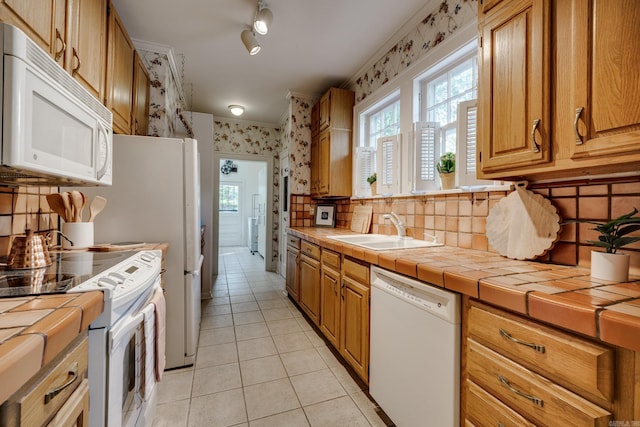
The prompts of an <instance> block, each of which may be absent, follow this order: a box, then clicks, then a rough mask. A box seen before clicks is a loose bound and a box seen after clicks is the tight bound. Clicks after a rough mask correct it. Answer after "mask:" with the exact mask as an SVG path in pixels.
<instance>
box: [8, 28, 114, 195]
mask: <svg viewBox="0 0 640 427" xmlns="http://www.w3.org/2000/svg"><path fill="white" fill-rule="evenodd" d="M0 45H1V46H2V63H1V64H0V101H1V106H2V121H1V122H0V137H1V140H0V141H1V143H0V148H1V150H2V151H1V153H0V184H9V185H16V184H17V185H21V184H25V185H40V184H45V185H76V186H95V185H111V179H112V156H111V155H112V143H113V130H112V116H111V111H109V109H107V108H106V107H105V106H104V105H102V103H101V102H100V101H99V100H97V99H96V98H95V97H94V96H93V95H91V94H90V93H89V92H88V91H87V90H86V89H85V88H84V87H82V85H81V84H80V83H79V82H77V81H76V80H75V79H74V78H73V77H71V75H69V74H68V73H67V72H66V71H64V69H62V67H60V66H59V65H58V64H57V63H56V62H55V61H54V60H53V59H52V58H51V57H50V56H49V55H48V54H47V53H46V52H44V51H43V50H42V49H41V48H40V47H39V46H37V45H36V44H35V43H34V42H33V41H32V40H30V39H29V38H28V37H27V36H26V35H25V34H24V33H23V32H22V31H20V30H19V29H18V28H16V27H14V26H12V25H9V24H5V23H0Z"/></svg>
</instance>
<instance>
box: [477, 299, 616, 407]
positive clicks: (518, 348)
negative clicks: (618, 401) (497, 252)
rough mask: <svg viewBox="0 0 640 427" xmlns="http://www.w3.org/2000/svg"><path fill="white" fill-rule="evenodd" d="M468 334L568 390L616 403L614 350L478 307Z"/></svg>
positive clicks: (515, 317) (506, 314)
mask: <svg viewBox="0 0 640 427" xmlns="http://www.w3.org/2000/svg"><path fill="white" fill-rule="evenodd" d="M468 332H469V335H470V336H472V337H473V338H474V339H475V340H477V341H479V342H481V343H483V344H484V345H486V346H488V347H490V348H492V349H494V350H496V351H498V352H499V353H501V354H503V355H505V356H507V357H509V358H510V359H512V360H514V361H516V362H518V363H520V364H522V365H524V366H526V367H528V368H529V369H532V370H535V371H536V372H539V373H542V374H544V375H545V376H547V377H549V378H550V379H552V380H554V381H557V382H560V383H561V384H562V385H565V386H566V387H570V388H573V387H577V388H578V389H579V390H582V391H584V392H585V393H587V394H588V395H591V396H595V397H597V398H600V399H605V400H607V401H609V402H611V401H613V392H614V386H613V379H614V364H615V354H614V351H613V349H610V348H608V347H605V346H602V345H599V344H596V343H593V342H590V341H587V340H584V339H581V338H578V337H575V336H572V335H569V334H566V333H563V332H560V331H558V330H556V329H552V328H548V327H545V326H543V325H540V324H537V323H534V322H531V321H529V320H527V319H522V318H519V317H517V316H515V315H510V314H508V313H503V312H499V311H497V310H493V309H491V310H490V311H489V309H484V308H483V307H481V306H478V305H472V306H471V308H470V310H469V321H468ZM576 391H578V390H576ZM581 394H582V393H581Z"/></svg>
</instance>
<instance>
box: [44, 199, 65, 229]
mask: <svg viewBox="0 0 640 427" xmlns="http://www.w3.org/2000/svg"><path fill="white" fill-rule="evenodd" d="M47 203H49V207H50V208H51V210H52V211H54V212H55V213H57V214H58V215H60V218H62V220H63V221H65V222H67V212H66V208H65V206H64V202H63V200H62V195H61V194H60V193H52V194H47Z"/></svg>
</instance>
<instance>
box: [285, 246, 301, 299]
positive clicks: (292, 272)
mask: <svg viewBox="0 0 640 427" xmlns="http://www.w3.org/2000/svg"><path fill="white" fill-rule="evenodd" d="M285 280H286V283H287V292H288V293H289V295H290V296H291V298H293V299H294V301H300V280H299V277H298V250H292V249H289V248H287V277H286V279H285Z"/></svg>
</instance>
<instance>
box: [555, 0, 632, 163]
mask: <svg viewBox="0 0 640 427" xmlns="http://www.w3.org/2000/svg"><path fill="white" fill-rule="evenodd" d="M571 3H572V5H573V13H572V15H573V25H572V26H571V27H572V28H573V31H572V36H573V37H572V53H573V58H572V65H573V72H572V73H571V75H570V77H571V78H572V88H573V91H572V94H573V105H572V106H571V107H569V108H570V111H569V113H573V114H575V116H574V121H573V122H572V123H571V122H570V123H567V124H566V126H567V127H570V126H572V125H573V130H574V136H575V137H574V140H575V144H573V148H574V151H573V158H576V159H580V158H584V157H592V156H600V155H611V154H624V153H630V152H636V153H638V152H639V151H640V102H639V100H640V78H638V70H640V25H638V23H639V22H640V8H639V7H638V2H637V1H636V0H574V1H573V2H571Z"/></svg>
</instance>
